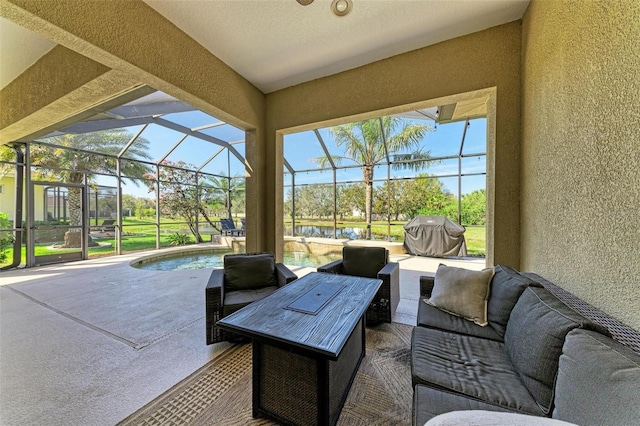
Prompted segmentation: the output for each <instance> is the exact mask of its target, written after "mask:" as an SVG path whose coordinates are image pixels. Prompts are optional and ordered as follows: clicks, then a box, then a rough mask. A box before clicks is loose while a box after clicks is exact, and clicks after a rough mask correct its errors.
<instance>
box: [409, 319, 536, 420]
mask: <svg viewBox="0 0 640 426" xmlns="http://www.w3.org/2000/svg"><path fill="white" fill-rule="evenodd" d="M411 347H412V351H411V376H412V382H413V385H414V386H415V385H417V384H424V385H427V386H431V387H435V388H439V389H444V390H447V391H450V392H455V393H459V394H462V395H465V396H467V397H469V398H472V399H477V400H479V401H483V402H486V403H488V404H492V405H497V406H500V407H503V408H508V409H511V410H513V411H517V412H521V413H526V414H534V415H544V413H543V412H542V410H541V409H540V407H538V405H537V404H536V401H535V399H533V397H532V396H531V394H530V393H529V392H528V391H527V388H526V387H525V386H524V384H523V382H522V380H521V379H520V377H519V375H518V372H517V371H516V370H515V369H514V367H513V365H512V364H511V361H510V360H509V358H508V357H507V355H506V353H505V351H504V344H503V343H501V342H497V341H495V340H489V339H483V338H479V337H473V336H465V335H461V334H457V333H449V332H445V331H440V330H435V329H430V328H424V327H415V328H414V329H413V335H412V342H411Z"/></svg>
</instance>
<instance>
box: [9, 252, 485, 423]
mask: <svg viewBox="0 0 640 426" xmlns="http://www.w3.org/2000/svg"><path fill="white" fill-rule="evenodd" d="M169 250H170V249H169ZM144 254H148V253H135V254H127V255H123V256H114V257H108V258H101V259H97V260H88V261H80V262H73V263H67V264H57V265H51V266H43V267H37V268H30V269H20V270H11V271H5V272H1V273H0V395H1V398H0V399H1V401H0V424H2V425H21V426H22V425H43V424H46V425H65V426H66V425H114V424H116V423H118V422H119V421H121V420H122V419H124V418H125V417H127V416H128V415H130V414H131V413H133V412H135V411H136V410H137V409H138V408H140V407H142V406H143V405H145V404H146V403H148V402H149V401H151V400H153V399H154V398H156V397H157V396H158V395H160V394H162V393H163V392H164V391H166V390H167V389H169V388H170V387H172V386H173V385H175V384H176V383H177V382H179V381H180V380H182V379H184V378H185V377H187V376H188V375H189V374H191V373H192V372H194V371H195V370H196V369H198V368H199V367H201V366H202V365H204V364H205V363H206V362H208V361H209V360H211V359H212V358H213V357H214V356H215V355H216V354H217V353H219V352H221V351H223V350H224V349H226V348H227V347H228V346H229V344H228V343H218V344H215V345H211V346H207V345H205V330H204V288H205V285H206V282H207V279H208V277H209V274H210V273H211V269H200V270H183V271H169V272H167V271H148V270H142V269H136V268H133V267H131V266H130V265H129V262H131V261H132V260H134V259H136V258H138V257H140V256H142V255H144ZM391 260H392V261H396V262H399V263H400V283H401V284H400V297H401V300H400V303H399V306H398V311H397V313H396V316H395V317H394V321H395V322H401V323H405V324H410V325H414V324H415V318H416V311H417V306H418V299H419V280H418V277H419V276H420V275H423V274H424V273H425V272H435V270H436V268H437V266H438V264H440V263H445V264H448V265H452V266H460V267H465V268H468V269H476V270H478V269H482V268H484V266H485V264H484V263H485V261H484V259H469V260H452V259H435V258H426V257H415V256H409V255H395V256H392V259H391ZM290 268H291V269H292V270H293V271H294V272H295V273H296V274H297V275H298V276H303V275H305V274H307V273H309V272H312V271H314V269H313V268H304V267H298V266H291V267H290Z"/></svg>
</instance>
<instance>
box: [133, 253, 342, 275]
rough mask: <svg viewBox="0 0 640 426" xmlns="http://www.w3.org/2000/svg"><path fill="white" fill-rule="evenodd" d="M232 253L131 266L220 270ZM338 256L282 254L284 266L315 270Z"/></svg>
mask: <svg viewBox="0 0 640 426" xmlns="http://www.w3.org/2000/svg"><path fill="white" fill-rule="evenodd" d="M231 253H234V252H233V251H232V250H211V251H199V252H197V253H194V252H185V253H174V254H171V255H159V256H158V257H151V258H149V257H146V258H143V259H139V260H135V261H133V262H131V266H133V267H134V268H139V269H146V270H152V271H180V270H184V269H206V268H222V266H223V264H222V259H223V257H224V255H225V254H231ZM341 258H342V256H341V255H340V254H323V255H317V254H313V253H309V252H287V251H285V252H284V264H285V265H292V266H306V267H311V268H316V267H318V266H321V265H325V264H327V263H329V262H332V261H334V260H337V259H341Z"/></svg>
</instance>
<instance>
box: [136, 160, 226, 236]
mask: <svg viewBox="0 0 640 426" xmlns="http://www.w3.org/2000/svg"><path fill="white" fill-rule="evenodd" d="M162 166H165V167H162ZM167 166H172V167H167ZM185 169H186V170H185ZM190 170H195V166H194V165H193V164H188V163H185V162H183V161H178V162H171V161H164V162H163V163H162V165H161V167H160V176H159V177H158V178H159V180H160V196H159V198H160V209H161V212H162V214H163V215H166V216H168V217H170V218H173V219H182V220H184V221H185V222H187V226H188V227H189V230H190V231H191V233H192V234H193V236H194V237H195V239H196V242H199V243H201V242H203V239H202V237H201V236H200V233H199V232H198V230H197V228H196V219H197V216H198V214H200V215H202V217H203V218H204V220H205V221H206V222H207V223H208V224H209V225H210V226H212V227H213V226H214V224H213V221H212V220H211V219H210V218H209V215H208V214H207V212H206V209H205V203H204V202H203V201H202V200H206V199H207V198H209V195H210V194H211V193H212V192H213V191H214V188H215V187H214V186H213V185H212V183H211V182H209V181H207V180H206V179H201V180H200V181H199V182H198V183H199V186H196V184H195V183H196V179H195V172H192V171H190ZM145 178H146V179H147V180H148V181H153V180H154V179H155V176H153V175H151V174H148V175H146V176H145ZM153 191H155V183H151V184H150V185H149V192H153Z"/></svg>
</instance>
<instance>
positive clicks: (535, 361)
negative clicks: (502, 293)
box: [504, 287, 596, 414]
mask: <svg viewBox="0 0 640 426" xmlns="http://www.w3.org/2000/svg"><path fill="white" fill-rule="evenodd" d="M590 327H594V328H595V327H596V326H595V324H593V323H592V322H591V321H589V320H587V319H586V318H585V317H583V316H582V315H580V314H578V313H577V312H575V311H574V310H572V309H571V308H569V307H568V306H567V305H565V304H564V303H562V302H561V301H560V300H558V299H557V298H556V297H555V296H554V295H553V294H551V293H550V292H549V291H548V290H546V289H544V288H540V287H528V288H527V289H525V291H524V292H523V293H522V296H520V299H518V302H517V303H516V305H515V306H514V308H513V310H512V311H511V316H510V317H509V322H508V323H507V329H506V332H505V335H504V343H505V350H506V353H507V354H508V356H509V359H510V360H511V362H512V363H513V366H514V367H515V368H516V370H517V371H518V373H519V374H520V377H521V378H522V381H523V382H524V384H525V386H526V387H527V389H528V390H529V392H531V395H533V397H534V398H535V400H536V401H537V402H538V405H539V406H540V408H541V409H542V411H543V412H544V413H545V414H548V413H549V412H550V410H551V405H552V402H553V393H554V385H555V379H556V375H557V372H558V359H559V358H560V353H561V352H562V345H563V344H564V339H565V336H566V335H567V333H568V332H569V331H571V330H573V329H575V328H590Z"/></svg>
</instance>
